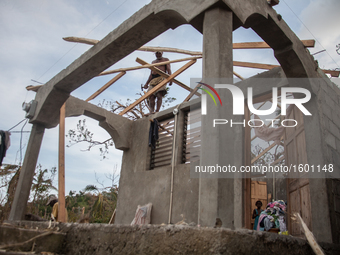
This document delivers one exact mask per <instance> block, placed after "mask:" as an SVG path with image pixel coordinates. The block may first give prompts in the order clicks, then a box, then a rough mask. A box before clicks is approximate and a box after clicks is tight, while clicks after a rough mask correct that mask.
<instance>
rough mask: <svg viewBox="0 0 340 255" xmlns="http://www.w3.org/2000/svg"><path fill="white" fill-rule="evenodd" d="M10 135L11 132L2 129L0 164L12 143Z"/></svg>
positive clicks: (0, 133)
mask: <svg viewBox="0 0 340 255" xmlns="http://www.w3.org/2000/svg"><path fill="white" fill-rule="evenodd" d="M10 135H11V133H10V132H8V131H2V130H0V166H1V165H2V160H3V159H4V157H5V156H6V151H7V150H8V148H9V146H10V145H11V139H10Z"/></svg>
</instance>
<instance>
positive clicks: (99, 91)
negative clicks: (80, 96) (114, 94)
mask: <svg viewBox="0 0 340 255" xmlns="http://www.w3.org/2000/svg"><path fill="white" fill-rule="evenodd" d="M125 74H126V72H120V73H119V74H117V75H116V76H115V77H113V78H112V79H111V80H110V81H109V82H107V83H106V84H105V85H104V86H103V87H101V88H100V89H98V90H97V91H96V92H95V93H93V94H92V95H91V96H90V97H89V98H88V99H86V100H85V101H86V102H88V101H90V100H92V99H95V98H96V97H97V96H99V95H100V94H101V93H103V92H104V91H105V90H106V89H107V88H109V87H110V86H111V85H112V84H113V83H115V82H116V81H118V80H119V79H120V78H122V77H123V76H124V75H125Z"/></svg>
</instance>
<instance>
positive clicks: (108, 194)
mask: <svg viewBox="0 0 340 255" xmlns="http://www.w3.org/2000/svg"><path fill="white" fill-rule="evenodd" d="M106 189H109V191H105V190H106ZM100 190H102V192H101V191H100ZM84 191H85V192H86V191H88V192H95V193H97V199H96V201H95V202H94V204H93V206H92V209H91V212H90V215H91V216H92V217H93V221H95V222H109V220H110V216H111V213H110V212H113V211H114V209H115V208H116V203H117V194H118V193H117V191H118V188H117V187H107V188H102V189H99V188H97V187H96V186H94V185H87V186H86V187H85V189H84ZM105 207H109V208H110V209H109V210H105V212H106V214H105V212H104V208H105ZM107 218H108V219H107Z"/></svg>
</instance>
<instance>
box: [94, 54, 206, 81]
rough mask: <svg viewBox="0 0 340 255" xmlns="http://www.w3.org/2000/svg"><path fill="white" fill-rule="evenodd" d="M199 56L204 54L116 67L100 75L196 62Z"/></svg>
mask: <svg viewBox="0 0 340 255" xmlns="http://www.w3.org/2000/svg"><path fill="white" fill-rule="evenodd" d="M198 58H202V56H196V57H189V58H181V59H175V60H169V61H165V62H161V63H155V64H150V65H143V66H134V67H128V68H119V69H115V70H110V71H105V72H101V73H100V74H99V75H98V76H101V75H107V74H113V73H119V72H125V71H132V70H138V69H143V68H150V67H155V66H162V65H167V64H171V63H177V62H183V61H188V60H195V62H196V59H198Z"/></svg>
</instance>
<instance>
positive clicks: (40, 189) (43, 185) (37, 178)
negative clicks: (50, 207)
mask: <svg viewBox="0 0 340 255" xmlns="http://www.w3.org/2000/svg"><path fill="white" fill-rule="evenodd" d="M37 170H38V173H35V175H34V177H33V184H32V187H31V189H32V191H33V192H34V195H33V201H32V204H33V205H35V204H36V202H37V199H39V200H43V201H45V200H46V199H45V198H47V197H48V191H49V190H50V189H53V190H55V191H58V190H57V188H56V187H54V186H53V172H55V169H51V172H52V176H50V177H45V175H46V174H47V173H48V170H47V169H44V170H42V167H41V165H38V167H37ZM37 207H39V205H37ZM37 207H34V211H35V214H36V209H37Z"/></svg>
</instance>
